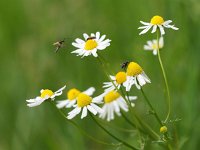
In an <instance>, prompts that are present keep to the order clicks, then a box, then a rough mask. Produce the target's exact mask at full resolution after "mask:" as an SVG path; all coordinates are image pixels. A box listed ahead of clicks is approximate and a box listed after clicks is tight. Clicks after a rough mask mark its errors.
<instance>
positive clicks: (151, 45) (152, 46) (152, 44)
mask: <svg viewBox="0 0 200 150" xmlns="http://www.w3.org/2000/svg"><path fill="white" fill-rule="evenodd" d="M158 45H159V49H161V48H163V46H164V40H163V37H162V36H161V37H160V39H159V42H157V40H156V39H154V40H152V41H147V44H146V45H144V50H150V51H153V54H154V55H157V52H158Z"/></svg>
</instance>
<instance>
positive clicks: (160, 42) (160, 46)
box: [159, 36, 164, 48]
mask: <svg viewBox="0 0 200 150" xmlns="http://www.w3.org/2000/svg"><path fill="white" fill-rule="evenodd" d="M163 46H164V39H163V36H161V37H160V39H159V48H163Z"/></svg>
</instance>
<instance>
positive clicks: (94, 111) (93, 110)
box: [87, 105, 97, 115]
mask: <svg viewBox="0 0 200 150" xmlns="http://www.w3.org/2000/svg"><path fill="white" fill-rule="evenodd" d="M87 109H88V110H89V111H90V112H91V113H93V114H94V115H96V114H97V111H96V110H95V109H94V108H93V107H92V106H90V105H87Z"/></svg>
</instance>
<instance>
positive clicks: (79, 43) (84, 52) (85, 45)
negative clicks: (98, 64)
mask: <svg viewBox="0 0 200 150" xmlns="http://www.w3.org/2000/svg"><path fill="white" fill-rule="evenodd" d="M83 37H84V40H82V39H79V38H77V39H76V40H75V42H73V43H72V45H73V46H74V47H76V48H77V50H75V51H72V52H71V53H76V54H77V56H82V57H85V56H89V55H93V56H94V57H97V56H98V55H97V51H98V50H104V49H105V48H106V47H108V46H110V41H111V40H110V39H106V40H105V37H106V35H102V36H100V32H96V34H94V33H91V35H90V36H89V35H88V34H86V33H84V34H83Z"/></svg>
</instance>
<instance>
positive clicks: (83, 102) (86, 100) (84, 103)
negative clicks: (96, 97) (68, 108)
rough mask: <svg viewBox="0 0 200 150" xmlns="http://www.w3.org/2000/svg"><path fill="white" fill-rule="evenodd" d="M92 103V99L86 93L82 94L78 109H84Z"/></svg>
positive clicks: (78, 100) (79, 98)
mask: <svg viewBox="0 0 200 150" xmlns="http://www.w3.org/2000/svg"><path fill="white" fill-rule="evenodd" d="M91 102H92V98H91V97H90V96H88V95H86V94H84V93H80V94H79V95H78V97H77V105H78V107H84V106H87V105H89V104H90V103H91Z"/></svg>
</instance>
